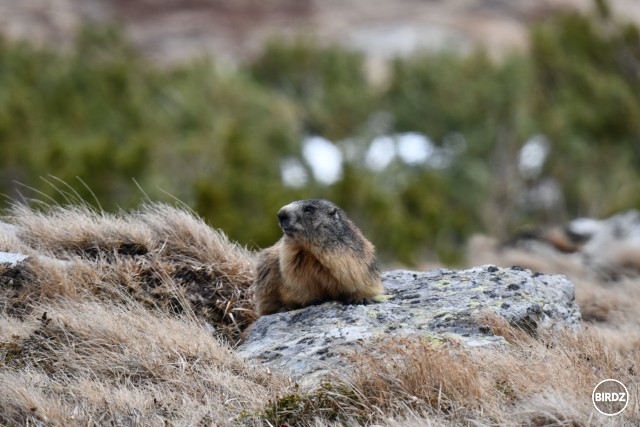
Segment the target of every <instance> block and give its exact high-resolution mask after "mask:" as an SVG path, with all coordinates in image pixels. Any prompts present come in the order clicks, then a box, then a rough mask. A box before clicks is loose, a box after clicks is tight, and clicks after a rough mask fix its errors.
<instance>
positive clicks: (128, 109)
mask: <svg viewBox="0 0 640 427" xmlns="http://www.w3.org/2000/svg"><path fill="white" fill-rule="evenodd" d="M599 5H600V7H599V8H597V9H596V11H595V12H594V13H593V14H578V13H565V14H561V15H558V16H556V17H554V18H552V19H546V20H545V21H544V22H541V23H540V24H537V25H535V26H534V27H533V28H532V31H531V48H530V51H529V52H527V53H519V54H515V53H514V54H512V55H510V56H508V57H506V58H503V59H502V60H500V61H494V60H492V59H490V58H489V57H488V55H487V54H485V53H484V52H483V51H482V50H478V51H476V52H474V53H473V54H471V55H467V56H456V55H453V54H450V53H437V54H435V53H431V54H427V53H423V54H420V55H415V56H413V57H410V58H404V59H396V60H394V61H392V62H391V63H390V64H389V69H390V76H389V78H388V81H387V82H386V83H385V84H384V85H382V86H380V85H374V84H371V83H370V82H369V81H368V79H367V73H366V71H365V64H364V58H363V57H362V55H360V54H358V53H354V52H351V51H349V50H347V49H344V48H341V47H336V46H325V45H321V44H319V43H318V42H315V41H313V40H306V39H298V40H294V41H290V40H272V41H270V42H269V43H268V44H267V45H266V47H265V49H264V53H263V54H262V55H261V56H260V57H258V58H256V59H255V60H254V61H253V62H252V63H250V64H248V65H247V66H244V67H240V68H239V69H235V70H226V71H225V70H222V69H221V68H219V67H217V66H216V65H215V62H214V61H211V60H210V59H203V60H201V61H194V62H193V63H190V64H186V65H183V66H180V67H176V68H173V69H163V68H159V67H157V66H154V65H153V64H151V63H149V62H147V61H144V60H142V59H140V57H139V55H138V54H137V53H136V52H135V51H134V49H132V48H131V46H130V45H129V44H128V43H127V42H126V40H123V38H122V32H121V31H119V30H118V29H117V28H111V27H109V28H99V29H88V30H85V31H83V32H82V33H81V34H79V36H78V39H77V44H76V46H75V48H74V49H72V50H71V51H70V52H67V53H56V52H53V51H47V50H43V49H38V48H35V47H33V46H30V45H28V44H25V43H17V42H9V41H7V40H2V39H0V168H1V170H0V191H2V192H3V193H4V194H7V195H8V196H10V197H16V194H17V193H16V192H17V191H20V192H22V193H25V194H32V193H31V191H30V190H28V189H27V187H30V188H31V189H32V190H34V192H35V193H36V194H38V193H39V195H38V197H50V198H52V199H54V200H56V201H65V199H73V200H76V201H78V200H84V201H85V202H87V203H93V204H98V203H100V204H101V205H102V207H103V208H105V209H108V210H113V209H117V208H131V207H135V206H136V205H137V204H139V202H140V200H141V199H143V198H144V197H147V196H148V197H149V198H151V199H153V200H170V199H171V198H172V197H175V198H177V199H179V200H182V201H183V202H185V203H186V204H188V205H189V206H192V207H193V208H194V209H195V210H196V211H197V212H198V213H199V214H201V215H203V216H204V217H205V218H206V219H207V220H208V221H209V222H210V223H211V224H212V225H213V226H215V227H219V228H222V229H223V230H225V231H226V232H227V233H228V234H229V235H230V237H231V238H232V239H235V240H238V241H240V242H241V243H243V244H249V245H251V246H258V247H262V246H267V245H270V244H271V243H273V242H274V241H275V240H276V239H277V238H278V236H279V231H278V227H277V222H276V219H275V212H276V211H277V209H278V208H279V207H280V206H282V205H284V204H286V203H287V202H289V201H290V200H293V199H298V198H315V197H326V198H330V199H332V200H334V201H335V202H336V203H338V204H339V205H341V206H343V207H344V208H345V209H346V210H347V212H348V213H349V214H350V216H351V217H352V218H353V219H354V220H355V221H356V222H357V223H358V224H360V225H361V226H362V228H363V229H364V231H365V233H366V234H367V235H368V236H370V238H371V239H372V240H373V241H374V243H375V244H376V245H377V246H378V249H379V252H380V254H381V257H382V259H383V260H384V261H400V262H403V263H407V264H416V263H420V262H421V261H424V260H426V259H429V258H439V259H440V260H442V261H445V262H449V263H456V262H459V261H461V260H462V247H463V244H464V242H465V241H466V239H467V238H468V237H469V235H470V234H471V233H474V232H479V231H484V232H490V233H491V234H494V235H498V236H502V237H504V236H507V235H509V234H510V233H512V232H513V231H514V230H516V229H517V228H519V227H521V226H523V225H526V224H532V225H539V224H542V223H544V222H558V221H562V220H564V219H566V217H567V216H571V217H574V216H579V215H591V216H602V215H608V214H610V213H612V212H614V211H618V210H621V209H628V208H632V207H636V208H639V207H640V179H639V178H640V176H639V171H640V168H639V166H640V119H639V118H640V31H639V30H638V28H637V27H636V26H634V25H631V24H625V23H619V22H617V21H614V20H613V19H612V18H611V16H610V13H609V12H608V8H607V7H606V6H607V5H606V3H605V2H600V3H599ZM406 132H417V133H420V134H421V135H423V137H424V138H425V140H426V141H428V142H429V144H431V145H429V146H428V147H427V148H428V149H429V150H430V151H429V153H430V156H431V160H426V161H423V162H421V163H420V162H416V163H407V162H405V161H403V160H402V159H401V158H400V157H399V156H398V155H396V156H394V157H393V159H392V160H391V161H390V162H389V164H388V165H387V166H386V167H384V168H380V169H381V170H380V169H375V168H371V167H370V165H368V164H367V161H366V158H367V153H368V150H369V147H370V144H371V141H372V140H374V139H375V138H376V137H380V136H389V137H391V138H392V139H395V140H396V142H395V143H394V144H396V145H395V147H396V148H397V147H398V146H399V145H398V144H399V142H398V140H397V137H398V135H401V134H403V133H406ZM312 135H320V136H322V137H325V138H327V139H329V140H331V141H333V142H334V144H335V146H336V147H337V148H338V149H339V150H340V151H341V153H342V155H343V164H342V175H341V178H340V179H339V180H338V181H337V182H335V183H333V184H331V185H323V184H321V183H320V182H318V181H317V180H314V179H313V178H312V174H311V169H310V164H309V159H305V157H304V156H303V154H302V149H301V146H302V141H303V140H304V139H305V137H308V136H312ZM540 135H542V136H544V138H545V140H547V141H549V155H548V159H547V160H546V161H545V162H544V164H542V165H541V169H540V173H539V175H537V176H523V175H522V174H521V172H520V171H519V166H518V162H519V155H520V153H521V149H522V147H523V146H524V145H525V144H526V143H527V142H528V141H530V140H532V138H534V137H536V136H540ZM434 153H435V154H434ZM436 154H437V155H438V156H440V157H441V158H440V160H439V161H437V162H436V161H434V159H435V157H436ZM285 161H293V162H295V163H296V164H298V165H300V166H301V168H302V169H303V171H306V173H307V175H308V177H309V179H307V181H305V182H302V183H301V186H299V187H288V186H286V185H284V184H283V182H282V178H281V166H282V164H283V162H285ZM39 177H43V178H44V179H40V178H39ZM76 177H77V178H78V179H79V180H76ZM134 180H135V182H134ZM63 182H64V183H68V184H69V186H67V185H65V184H63ZM18 183H20V184H18ZM136 183H137V184H136ZM138 186H139V187H140V188H141V189H143V190H144V193H143V191H142V190H140V188H138ZM545 186H546V187H545ZM554 186H555V187H554ZM556 187H557V188H558V189H559V190H558V194H556V195H555V196H554V197H555V198H551V202H549V203H547V204H546V205H545V204H544V203H540V204H538V205H536V204H535V203H530V202H526V200H529V201H530V200H534V199H535V197H533V196H531V197H529V196H530V195H531V194H533V195H534V196H535V195H538V196H539V195H540V194H543V193H544V190H545V188H547V189H548V188H556ZM74 192H75V193H74ZM93 193H95V198H94V194H93ZM528 195H529V196H528ZM543 195H544V194H543ZM538 196H536V197H538ZM540 197H541V196H540ZM540 197H538V198H540ZM542 198H544V197H542ZM547 199H549V197H547ZM98 201H99V202H98ZM5 203H8V200H6V201H5Z"/></svg>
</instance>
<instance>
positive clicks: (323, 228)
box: [255, 200, 384, 316]
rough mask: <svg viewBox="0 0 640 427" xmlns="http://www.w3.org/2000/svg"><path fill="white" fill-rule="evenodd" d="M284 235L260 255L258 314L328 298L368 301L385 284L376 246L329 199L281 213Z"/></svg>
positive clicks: (286, 208)
mask: <svg viewBox="0 0 640 427" xmlns="http://www.w3.org/2000/svg"><path fill="white" fill-rule="evenodd" d="M278 221H279V223H280V228H282V231H283V232H284V235H283V236H282V238H281V239H280V240H279V241H278V242H276V244H275V245H273V246H271V247H270V248H267V249H264V250H263V251H262V252H261V253H260V254H259V259H258V272H257V273H258V274H257V278H256V284H255V301H256V311H257V312H258V316H262V315H265V314H271V313H278V312H283V311H287V310H293V309H295V308H300V307H305V306H308V305H313V304H319V303H321V302H324V301H330V300H335V301H342V302H344V303H346V304H358V303H365V302H367V301H368V300H369V299H370V298H372V297H374V296H376V295H379V294H381V293H382V292H383V291H384V289H383V287H382V282H381V280H380V270H379V269H378V263H377V261H376V255H375V248H374V246H373V244H371V242H369V241H368V240H367V239H366V238H365V237H364V236H363V235H362V233H361V232H360V230H359V229H358V228H357V227H356V226H355V225H354V224H353V222H351V221H350V220H349V218H347V216H346V214H345V213H344V211H343V210H342V209H340V208H338V207H336V206H335V205H334V204H333V203H331V202H329V201H326V200H301V201H296V202H293V203H290V204H288V205H286V206H284V207H283V208H282V209H280V211H279V212H278Z"/></svg>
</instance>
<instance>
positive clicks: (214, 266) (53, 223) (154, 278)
mask: <svg viewBox="0 0 640 427" xmlns="http://www.w3.org/2000/svg"><path fill="white" fill-rule="evenodd" d="M7 220H8V221H9V222H10V223H11V224H12V225H13V226H15V227H16V229H15V230H12V231H11V232H7V233H4V237H2V239H0V244H2V246H0V250H4V251H18V252H21V253H25V254H30V255H37V256H36V257H34V258H32V259H30V260H29V262H28V267H29V268H28V269H27V271H26V272H25V271H22V270H20V271H16V272H15V274H13V273H12V272H4V274H3V278H2V279H0V280H4V281H5V282H6V281H7V278H11V279H12V280H11V283H10V286H7V287H4V288H3V289H2V291H1V293H2V294H4V296H5V297H6V298H5V301H8V302H9V304H10V305H11V307H12V308H15V309H17V310H25V309H28V307H29V305H31V304H33V303H34V302H37V301H41V300H43V299H45V300H48V299H51V298H54V299H55V298H58V297H61V296H64V297H71V298H78V297H79V296H80V295H101V296H102V297H103V298H105V299H109V300H113V299H115V300H117V299H119V298H120V297H121V295H122V293H123V291H124V293H125V295H130V296H132V297H133V299H135V300H137V301H139V302H141V303H143V304H145V305H146V306H149V307H160V308H163V309H168V310H170V311H172V312H174V313H186V314H188V313H195V314H196V315H198V316H199V317H201V318H203V319H205V320H206V321H207V322H209V324H210V325H212V326H214V327H215V328H217V330H218V332H219V333H220V334H221V335H224V336H225V338H226V339H229V340H230V341H232V342H235V341H237V339H238V337H239V335H240V334H241V333H242V331H243V330H244V329H245V328H246V327H247V326H248V325H249V324H251V323H252V322H253V321H254V320H255V318H256V315H255V312H254V310H253V304H252V302H251V295H250V286H251V284H252V283H253V274H254V273H253V270H254V254H253V253H252V252H250V251H247V250H246V249H244V248H241V247H239V246H238V245H236V244H235V243H232V242H230V241H229V240H228V239H227V237H226V236H225V235H224V234H223V233H222V232H220V231H218V230H214V229H212V228H211V227H209V226H207V225H206V224H205V223H204V222H203V221H202V220H201V219H199V218H197V217H196V216H194V215H193V214H191V213H190V212H187V211H184V210H180V209H176V208H173V207H170V206H167V205H163V204H151V205H145V206H143V207H142V208H141V209H140V210H139V211H136V212H132V213H129V214H125V213H123V214H121V215H112V214H107V213H103V212H97V211H95V210H92V209H90V208H87V207H85V206H77V207H59V206H56V207H51V208H49V209H47V210H46V211H37V210H33V209H30V208H27V207H25V206H22V205H18V206H15V207H14V208H13V209H12V211H11V214H10V215H9V216H8V218H7ZM59 260H62V261H64V262H60V261H59ZM25 273H26V274H25ZM12 275H15V276H16V277H12Z"/></svg>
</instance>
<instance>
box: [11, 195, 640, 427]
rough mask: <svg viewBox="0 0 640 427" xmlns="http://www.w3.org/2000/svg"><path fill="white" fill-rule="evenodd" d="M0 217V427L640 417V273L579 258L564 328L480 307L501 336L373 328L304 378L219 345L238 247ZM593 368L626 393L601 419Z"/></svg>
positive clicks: (243, 304)
mask: <svg viewBox="0 0 640 427" xmlns="http://www.w3.org/2000/svg"><path fill="white" fill-rule="evenodd" d="M7 221H8V222H10V223H12V224H14V225H15V226H16V227H17V228H16V227H7V226H4V225H3V226H2V228H0V250H4V251H19V252H22V253H26V254H30V255H33V257H32V258H30V259H29V261H28V262H27V264H26V265H27V268H26V269H11V268H5V269H4V271H0V424H2V425H61V426H62V425H64V426H68V425H165V424H168V425H256V426H269V425H281V424H282V425H286V424H285V423H289V424H290V425H296V426H298V425H309V426H324V425H335V426H337V425H363V424H374V423H375V424H378V425H386V426H448V425H465V426H467V425H469V426H497V425H500V426H502V425H506V426H521V425H529V426H600V425H603V426H604V425H629V426H632V425H640V403H639V400H638V396H639V394H638V392H639V391H640V374H639V371H640V324H639V323H640V319H639V317H640V316H638V315H637V308H638V307H639V306H640V283H638V282H640V280H631V279H626V280H622V281H619V282H616V283H611V284H608V285H606V286H605V285H603V284H600V283H599V282H598V281H597V280H595V279H594V278H593V277H590V276H589V275H588V274H585V273H584V272H579V273H580V274H584V276H575V277H578V280H576V279H574V280H575V281H576V286H577V299H578V302H579V304H580V305H581V307H582V309H583V313H584V314H585V318H586V319H587V322H586V323H585V327H584V328H583V329H582V330H581V331H578V332H570V331H562V330H560V331H555V332H552V331H542V332H541V333H540V334H538V335H537V336H536V337H535V338H534V337H531V336H530V335H528V334H527V333H525V332H523V331H521V330H518V329H514V328H513V327H512V326H510V325H508V324H506V323H505V322H503V321H502V320H500V319H499V318H496V317H490V316H489V317H487V318H485V319H483V321H484V322H485V323H486V324H487V325H488V326H489V327H491V328H492V329H493V331H494V332H495V333H497V334H500V335H502V336H504V337H505V339H506V340H507V341H508V342H509V345H508V347H507V348H506V349H504V350H501V351H494V350H486V349H485V350H473V351H472V350H468V349H465V348H462V347H461V346H459V345H458V344H456V343H454V342H445V343H443V344H439V345H435V346H434V345H433V344H429V343H427V342H425V341H423V340H420V339H393V338H389V339H385V340H381V341H378V342H375V343H373V344H371V345H370V347H369V348H367V347H365V348H363V349H359V350H358V351H357V352H356V353H354V354H353V357H352V361H351V365H352V368H353V369H352V372H353V375H352V376H351V377H349V378H333V379H330V381H328V382H326V383H324V384H323V385H321V386H319V387H318V388H316V389H313V390H304V389H300V388H298V387H297V386H295V385H292V384H291V383H290V382H289V381H288V379H286V378H285V377H283V376H282V375H280V374H277V373H272V372H269V371H268V370H266V369H264V368H261V367H256V366H250V365H248V364H247V363H246V362H245V361H243V360H240V359H239V358H238V357H237V356H236V355H235V353H234V351H233V348H232V347H231V346H230V345H229V343H231V344H233V343H234V342H235V341H236V340H237V339H238V338H239V337H240V334H241V331H242V330H243V329H244V328H245V327H246V325H248V324H249V323H250V322H251V321H252V320H253V318H254V316H255V314H254V313H253V310H252V305H251V302H250V293H249V285H250V284H251V282H252V277H253V254H252V253H250V252H248V251H246V250H244V249H243V248H239V247H237V246H235V245H233V244H232V243H231V242H229V241H228V240H227V239H226V237H225V236H224V235H223V234H221V233H220V232H218V231H216V230H213V229H211V228H210V227H208V226H207V225H206V224H204V223H203V222H202V221H201V220H200V219H198V218H197V217H195V216H194V215H192V214H191V213H189V212H187V211H184V210H180V209H175V208H172V207H169V206H165V205H148V206H144V207H143V208H141V209H140V210H139V211H137V212H132V213H122V214H119V215H108V214H104V213H99V212H95V211H92V210H90V209H87V208H85V207H73V208H61V207H54V208H51V209H48V210H45V211H33V210H30V209H27V208H25V207H16V208H14V209H13V211H12V212H11V213H10V215H9V216H8V217H7ZM489 255H490V254H489ZM494 255H495V259H493V260H489V261H488V262H492V263H495V264H500V262H497V261H499V257H500V256H501V255H502V256H504V255H505V254H494ZM484 256H485V257H486V256H488V253H485V254H484ZM502 260H503V261H505V260H506V261H505V262H509V257H508V256H504V257H503V259H502ZM535 262H537V263H538V265H540V266H541V268H542V270H543V271H545V268H546V267H545V266H544V259H537V260H535ZM549 265H551V264H549ZM561 266H562V265H561V263H560V260H559V259H557V258H556V259H554V264H553V265H551V267H553V268H561ZM570 267H572V268H573V267H575V264H571V265H570ZM574 273H575V272H574ZM212 332H213V333H212ZM605 378H615V379H618V380H620V381H622V382H623V383H625V384H626V385H627V387H628V388H629V391H630V393H631V398H632V399H631V403H630V404H629V407H628V408H627V409H626V410H625V412H623V413H622V414H621V415H619V416H617V417H615V419H609V418H606V417H604V416H602V415H600V414H598V413H597V412H596V411H595V409H594V407H593V406H592V404H591V392H592V390H593V387H594V386H595V384H597V383H598V382H599V381H601V380H602V379H605Z"/></svg>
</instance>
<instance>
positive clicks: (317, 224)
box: [278, 200, 359, 246]
mask: <svg viewBox="0 0 640 427" xmlns="http://www.w3.org/2000/svg"><path fill="white" fill-rule="evenodd" d="M278 221H279V223H280V228H282V231H283V232H284V234H285V236H286V238H288V239H293V240H296V241H300V242H306V243H311V244H315V245H320V246H327V245H331V244H335V243H339V242H343V243H352V241H353V240H354V239H355V240H359V239H357V237H356V235H355V234H354V233H355V232H356V231H355V230H354V229H355V226H354V225H353V224H352V223H351V221H349V219H348V218H347V216H346V215H345V213H344V211H343V210H342V209H340V208H338V207H337V206H336V205H334V204H333V203H331V202H329V201H327V200H299V201H296V202H292V203H289V204H288V205H286V206H283V207H282V208H281V209H280V211H278Z"/></svg>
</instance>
